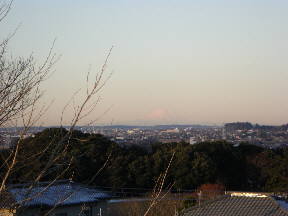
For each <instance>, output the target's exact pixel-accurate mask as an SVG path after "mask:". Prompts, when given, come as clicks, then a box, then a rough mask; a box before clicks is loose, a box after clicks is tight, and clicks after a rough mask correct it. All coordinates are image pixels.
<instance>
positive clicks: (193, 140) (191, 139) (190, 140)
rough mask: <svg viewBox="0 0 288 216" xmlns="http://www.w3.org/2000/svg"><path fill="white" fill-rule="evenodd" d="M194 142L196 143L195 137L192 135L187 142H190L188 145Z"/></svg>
mask: <svg viewBox="0 0 288 216" xmlns="http://www.w3.org/2000/svg"><path fill="white" fill-rule="evenodd" d="M196 143H197V141H196V139H195V138H194V137H190V139H189V144H190V145H194V144H196Z"/></svg>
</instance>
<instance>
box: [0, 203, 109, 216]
mask: <svg viewBox="0 0 288 216" xmlns="http://www.w3.org/2000/svg"><path fill="white" fill-rule="evenodd" d="M106 209H107V204H106V202H98V203H95V204H86V205H82V204H81V205H73V206H60V207H57V208H55V209H53V210H51V209H49V208H48V209H45V210H44V209H42V210H41V209H40V208H26V209H22V210H19V211H18V212H19V213H18V212H17V216H41V215H45V214H46V213H47V212H48V211H51V212H50V213H49V215H50V216H104V215H106V212H107V210H106ZM0 216H2V215H0ZM5 216H11V215H5Z"/></svg>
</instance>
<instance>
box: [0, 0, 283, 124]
mask: <svg viewBox="0 0 288 216" xmlns="http://www.w3.org/2000/svg"><path fill="white" fill-rule="evenodd" d="M287 11H288V1H285V0H273V1H272V0H241V1H240V0H237V1H236V0H201V1H200V0H197V1H196V0H165V1H164V0H145V1H140V0H105V1H100V0H82V1H72V0H61V1H59V0H49V1H44V0H25V1H24V0H15V1H14V3H13V6H12V9H11V11H10V13H9V15H8V16H7V17H6V19H5V20H4V21H3V22H2V23H0V28H1V31H0V37H1V39H3V38H4V37H5V36H6V35H8V34H9V33H11V32H13V31H14V30H15V29H16V28H17V26H20V27H19V28H18V30H17V32H16V35H15V36H14V37H13V38H12V39H11V41H10V43H9V51H10V53H9V54H11V55H13V56H14V57H17V56H23V57H25V56H29V55H30V54H31V53H33V55H34V57H35V59H36V60H37V62H38V63H39V64H40V63H41V62H42V61H43V60H44V58H45V56H47V53H48V52H49V49H50V47H51V46H52V43H53V40H54V39H56V43H55V46H54V49H53V52H55V53H56V54H57V55H59V56H61V57H60V60H59V61H58V62H57V63H56V64H55V65H54V68H53V74H52V75H51V76H50V77H49V79H48V80H46V81H45V82H44V83H43V85H42V89H43V90H44V91H45V93H44V96H43V98H42V101H41V103H43V104H50V103H51V105H50V107H49V109H48V111H47V112H46V114H45V115H44V116H43V118H42V120H41V124H44V125H58V124H59V123H60V119H61V113H62V111H63V108H64V107H65V105H66V104H67V103H68V102H69V99H70V98H71V97H72V96H73V95H74V93H75V92H76V91H77V90H79V89H81V90H80V93H78V94H77V95H76V96H75V97H74V99H75V102H74V104H76V105H77V104H81V102H82V101H83V100H84V99H85V89H86V86H87V83H86V76H87V72H88V70H89V68H90V67H91V68H92V70H91V71H92V72H91V77H90V79H89V80H90V81H91V82H92V80H93V77H94V73H97V72H99V71H100V69H101V66H102V65H103V63H104V61H105V57H106V56H107V54H108V52H109V49H110V48H111V47H112V46H113V50H112V53H111V56H110V57H109V62H108V64H107V67H106V71H105V77H107V76H109V74H110V73H112V77H111V78H110V79H109V81H108V83H107V84H106V85H105V87H104V89H103V90H102V91H101V92H100V96H101V101H100V103H99V104H98V106H97V107H96V108H95V110H94V112H92V113H91V114H90V115H89V117H88V118H86V119H84V120H83V122H80V124H85V123H86V122H89V121H90V120H95V124H99V125H110V124H130V125H131V124H132V125H133V124H138V125H154V124H210V125H213V124H223V123H226V122H234V121H250V122H253V123H260V124H272V125H279V124H285V123H287V122H288V112H287V110H288V100H287V97H288V96H287V92H288V85H287V81H288V62H287V59H288V58H287V57H288V41H287V40H288V39H287V38H288V28H287V22H288V21H287V20H288V13H287ZM54 70H55V71H54ZM90 84H91V83H90ZM96 97H97V95H96ZM94 99H96V98H94ZM72 117H73V105H72V104H71V103H70V106H69V108H67V109H65V110H64V123H65V124H69V122H70V120H71V118H72Z"/></svg>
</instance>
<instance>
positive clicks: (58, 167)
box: [0, 128, 288, 191]
mask: <svg viewBox="0 0 288 216" xmlns="http://www.w3.org/2000/svg"><path fill="white" fill-rule="evenodd" d="M65 135H67V131H66V130H65V129H59V128H53V129H46V130H44V131H43V132H41V133H38V134H36V135H35V137H33V138H32V137H30V138H27V139H25V140H24V141H23V144H22V145H21V146H22V148H21V151H20V154H19V157H18V162H17V169H15V170H16V171H15V172H14V173H13V175H12V176H11V178H10V183H20V182H27V181H32V180H33V179H35V177H36V176H37V175H38V174H39V172H41V170H42V169H43V167H44V166H45V164H46V163H47V160H49V157H51V154H53V150H54V149H55V148H57V145H59V143H69V145H63V146H66V147H67V146H68V148H66V149H63V151H64V150H65V151H66V153H65V154H63V155H64V156H63V157H61V158H60V159H58V160H57V163H55V164H54V165H53V166H52V167H51V168H50V172H48V173H47V174H45V176H43V177H42V178H41V179H40V180H42V181H43V180H47V181H48V180H52V179H54V178H56V177H58V178H59V177H60V178H72V179H73V180H75V181H77V182H83V183H90V184H92V185H97V186H109V187H114V188H119V187H137V188H153V186H154V185H155V182H156V180H157V178H158V177H159V176H160V174H161V173H163V172H164V171H165V169H166V168H167V166H168V164H169V161H170V159H171V155H172V154H173V152H175V157H174V159H173V162H172V165H171V167H170V169H169V172H168V175H167V177H166V183H167V185H168V184H171V183H174V186H173V189H175V190H178V189H179V190H180V189H195V188H197V187H199V186H200V185H203V184H222V185H225V187H226V189H227V190H246V191H247V190H251V191H285V190H287V189H288V167H287V164H288V149H281V150H268V149H263V148H260V147H257V146H253V145H249V144H245V143H242V144H240V146H238V147H233V145H231V144H229V143H227V142H225V141H218V142H204V143H200V144H196V145H189V144H187V143H170V144H159V143H158V144H155V145H152V147H151V150H149V151H147V150H145V149H144V148H143V149H142V148H140V147H137V146H132V147H126V148H124V147H120V146H118V145H117V144H115V143H113V142H111V141H110V140H108V139H107V138H105V137H104V136H102V135H99V134H84V133H82V132H80V131H74V132H73V133H72V134H71V135H70V136H65ZM63 137H64V138H63ZM62 148H64V147H62ZM60 149H61V148H60ZM44 150H45V151H44ZM41 151H42V152H43V151H44V152H45V153H44V154H41V156H39V155H37V154H38V152H41ZM1 155H2V158H0V160H2V163H3V160H4V159H5V152H2V154H1ZM6 155H8V154H6ZM108 158H109V160H108ZM71 159H72V160H71ZM104 164H105V168H104V169H102V168H103V165H104ZM67 166H69V170H68V171H66V172H63V170H65V169H67ZM99 171H100V172H99ZM60 174H61V175H60ZM59 175H60V176H59Z"/></svg>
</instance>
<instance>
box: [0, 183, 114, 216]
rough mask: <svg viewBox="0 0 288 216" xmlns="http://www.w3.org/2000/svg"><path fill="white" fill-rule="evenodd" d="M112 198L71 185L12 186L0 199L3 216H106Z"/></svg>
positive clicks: (82, 186) (39, 184) (95, 190)
mask: <svg viewBox="0 0 288 216" xmlns="http://www.w3.org/2000/svg"><path fill="white" fill-rule="evenodd" d="M111 197H112V196H111V195H110V194H109V193H107V192H103V191H101V190H98V189H94V188H89V187H87V186H84V185H81V184H78V183H75V182H72V181H57V182H54V183H49V182H46V183H37V184H35V185H33V187H31V184H29V185H28V184H26V185H25V184H24V185H23V184H21V185H12V186H9V187H8V188H7V190H6V192H5V194H2V195H1V196H0V216H12V215H15V214H16V215H17V216H41V215H52V216H98V215H105V211H106V209H107V207H106V205H107V202H106V200H107V199H109V198H111Z"/></svg>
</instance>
